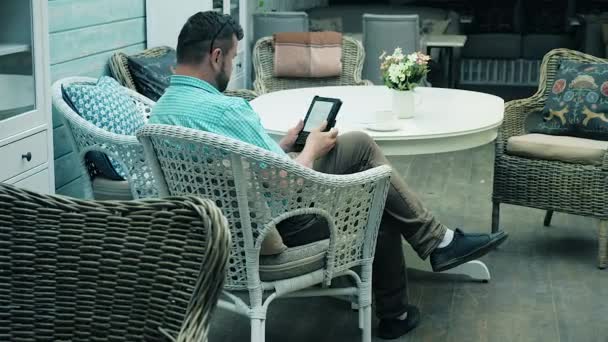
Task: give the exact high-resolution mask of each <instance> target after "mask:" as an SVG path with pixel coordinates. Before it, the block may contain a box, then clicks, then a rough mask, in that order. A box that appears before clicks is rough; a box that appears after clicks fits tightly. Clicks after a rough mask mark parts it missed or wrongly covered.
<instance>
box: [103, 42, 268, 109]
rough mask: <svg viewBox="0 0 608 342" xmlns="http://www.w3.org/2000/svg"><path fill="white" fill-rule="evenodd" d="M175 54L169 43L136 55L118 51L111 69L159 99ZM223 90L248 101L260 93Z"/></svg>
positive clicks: (133, 86)
mask: <svg viewBox="0 0 608 342" xmlns="http://www.w3.org/2000/svg"><path fill="white" fill-rule="evenodd" d="M175 58H176V57H175V50H174V49H172V48H170V47H168V46H159V47H155V48H150V49H147V50H144V51H142V52H140V53H137V54H134V55H127V54H125V53H123V52H117V53H115V54H114V55H113V56H112V57H111V58H110V62H109V66H110V72H111V73H112V76H113V77H114V78H115V79H116V80H118V82H120V83H121V84H122V85H123V86H125V87H127V88H129V89H132V90H135V91H137V92H139V93H141V94H142V95H144V96H146V97H148V98H149V99H151V100H153V101H157V100H158V99H159V98H160V97H161V95H162V94H163V93H164V92H165V89H166V88H167V87H168V86H169V79H170V77H171V75H172V74H173V67H174V66H175V63H176V62H175ZM224 94H226V95H228V96H236V97H242V98H244V99H245V100H247V101H251V100H253V99H255V98H256V97H257V94H256V93H255V92H254V91H252V90H248V89H232V90H226V91H225V92H224Z"/></svg>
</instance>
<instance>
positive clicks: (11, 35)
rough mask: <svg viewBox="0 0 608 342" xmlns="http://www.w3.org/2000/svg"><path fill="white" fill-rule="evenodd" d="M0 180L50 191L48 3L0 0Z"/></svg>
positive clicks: (33, 0) (52, 187)
mask: <svg viewBox="0 0 608 342" xmlns="http://www.w3.org/2000/svg"><path fill="white" fill-rule="evenodd" d="M0 22H1V23H2V30H0V162H1V163H2V165H1V166H0V182H4V183H10V184H16V185H18V186H23V187H26V188H28V189H31V190H35V191H38V192H42V193H53V192H54V189H55V185H54V183H55V182H54V173H53V137H52V134H53V127H52V119H51V101H50V77H49V43H48V16H47V1H39V0H2V1H0Z"/></svg>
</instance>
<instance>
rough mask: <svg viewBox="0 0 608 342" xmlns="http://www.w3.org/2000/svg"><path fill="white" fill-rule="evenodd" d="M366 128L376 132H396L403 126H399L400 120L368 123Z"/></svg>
mask: <svg viewBox="0 0 608 342" xmlns="http://www.w3.org/2000/svg"><path fill="white" fill-rule="evenodd" d="M365 128H366V129H369V130H370V131H376V132H394V131H398V130H400V129H401V125H399V121H398V120H391V121H385V122H374V123H367V124H366V125H365Z"/></svg>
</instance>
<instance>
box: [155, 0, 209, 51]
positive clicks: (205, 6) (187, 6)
mask: <svg viewBox="0 0 608 342" xmlns="http://www.w3.org/2000/svg"><path fill="white" fill-rule="evenodd" d="M212 8H213V1H212V0H179V6H176V2H174V1H167V0H146V17H147V18H146V19H147V21H146V39H147V41H148V48H151V47H155V46H163V45H164V46H170V47H172V48H174V49H175V48H176V47H177V36H178V35H179V31H180V30H181V29H182V26H184V23H185V22H186V20H188V18H189V17H190V16H191V15H192V14H194V13H196V12H199V11H208V10H211V9H212Z"/></svg>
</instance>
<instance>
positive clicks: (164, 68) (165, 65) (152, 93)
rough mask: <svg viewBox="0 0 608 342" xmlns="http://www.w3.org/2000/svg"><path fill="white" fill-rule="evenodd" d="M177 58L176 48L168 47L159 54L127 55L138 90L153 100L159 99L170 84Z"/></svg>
mask: <svg viewBox="0 0 608 342" xmlns="http://www.w3.org/2000/svg"><path fill="white" fill-rule="evenodd" d="M176 58H177V57H176V53H175V50H174V49H172V48H167V49H166V50H165V52H164V53H162V54H159V55H157V56H147V55H135V56H129V57H127V61H128V63H129V71H130V72H131V75H132V76H133V82H134V83H135V87H136V88H137V92H138V93H140V94H142V95H144V96H145V97H147V98H149V99H151V100H153V101H158V99H159V98H160V97H161V96H162V95H163V94H164V93H165V89H167V87H168V86H169V80H170V79H171V75H173V74H174V68H175V65H176V63H177V61H176Z"/></svg>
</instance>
